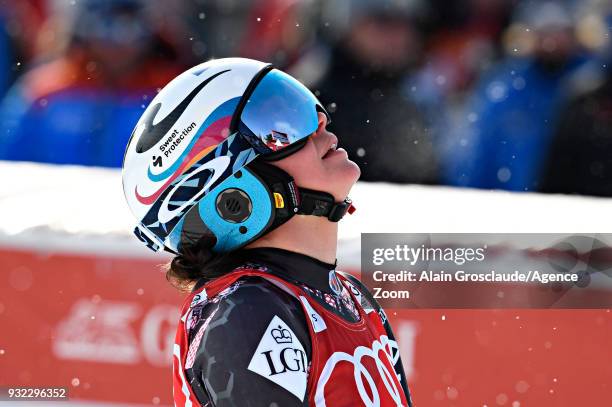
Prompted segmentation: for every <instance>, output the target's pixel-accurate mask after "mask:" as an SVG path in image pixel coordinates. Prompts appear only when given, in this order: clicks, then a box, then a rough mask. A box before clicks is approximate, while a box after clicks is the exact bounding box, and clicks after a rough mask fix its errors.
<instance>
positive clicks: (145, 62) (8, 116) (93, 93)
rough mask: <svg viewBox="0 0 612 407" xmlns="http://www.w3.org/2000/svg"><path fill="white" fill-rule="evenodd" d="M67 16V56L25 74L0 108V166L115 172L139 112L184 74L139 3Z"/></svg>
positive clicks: (85, 6) (87, 3) (93, 7)
mask: <svg viewBox="0 0 612 407" xmlns="http://www.w3.org/2000/svg"><path fill="white" fill-rule="evenodd" d="M71 9H72V12H73V17H72V21H71V23H70V24H69V27H70V28H69V29H68V30H67V35H68V39H67V41H66V43H67V46H66V49H65V51H64V52H63V53H62V54H61V55H59V56H58V57H55V58H54V59H52V60H50V61H48V62H45V63H43V64H41V65H39V66H36V67H34V68H32V69H31V70H30V71H29V72H27V73H26V74H25V75H24V76H23V77H22V78H21V79H20V80H19V81H18V82H17V83H16V85H15V86H14V87H13V88H12V89H11V90H10V91H9V94H8V95H7V97H6V98H5V100H4V101H3V103H2V107H1V108H0V126H1V127H0V130H1V131H0V138H1V141H2V142H1V143H0V159H5V160H24V161H39V162H48V163H57V164H81V165H97V166H109V167H118V166H120V165H121V160H122V158H123V151H124V148H125V145H126V144H127V140H128V138H129V136H130V133H131V130H132V128H133V126H134V124H135V123H136V121H137V120H138V117H139V116H140V114H141V113H142V110H143V109H144V107H145V106H146V104H148V101H149V100H150V99H151V98H152V97H153V96H154V95H155V93H156V89H157V88H158V87H161V86H163V85H164V84H165V83H166V82H168V81H169V80H170V79H172V78H173V77H174V76H175V75H176V74H178V73H179V72H180V70H181V67H178V66H176V64H174V63H172V61H173V60H175V59H176V58H177V55H176V53H175V50H174V49H173V48H172V46H171V45H170V44H169V43H168V42H167V41H165V40H164V39H163V38H162V37H161V36H160V35H159V33H158V32H157V31H156V29H155V27H154V26H153V25H152V24H151V22H150V19H149V15H148V14H147V11H146V10H145V6H144V1H143V0H140V1H138V0H83V1H79V2H77V3H76V4H75V5H72V7H71ZM60 42H61V41H60Z"/></svg>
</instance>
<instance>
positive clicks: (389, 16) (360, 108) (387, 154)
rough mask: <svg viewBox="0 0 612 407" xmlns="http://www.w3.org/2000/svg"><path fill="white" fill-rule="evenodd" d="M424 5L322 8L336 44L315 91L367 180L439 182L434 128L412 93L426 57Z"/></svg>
mask: <svg viewBox="0 0 612 407" xmlns="http://www.w3.org/2000/svg"><path fill="white" fill-rule="evenodd" d="M425 6H426V3H424V2H419V1H410V0H405V1H392V0H381V1H375V2H374V1H372V2H370V1H366V0H345V1H340V0H338V1H330V2H324V4H323V19H322V23H323V25H324V27H325V28H326V32H327V33H328V35H334V36H335V38H334V40H333V41H332V45H331V52H330V54H329V65H328V69H327V71H326V72H325V73H324V76H323V78H322V79H321V80H320V81H319V82H318V84H317V85H316V86H315V87H314V88H315V89H318V90H319V91H320V98H321V100H322V102H323V103H324V104H325V105H326V107H327V108H328V109H329V110H330V112H331V113H332V123H331V129H332V130H333V131H335V132H336V133H337V135H338V137H339V139H340V145H341V146H342V147H344V148H345V149H346V150H347V152H348V154H349V157H350V158H351V159H352V160H354V161H356V162H357V163H358V164H359V166H360V167H361V171H362V176H361V179H362V180H365V181H388V182H412V183H435V182H437V179H438V177H437V159H436V155H435V151H434V146H433V141H434V140H433V137H432V135H431V128H430V127H429V126H428V123H427V121H426V117H425V114H424V113H423V112H422V111H421V110H420V109H419V108H418V107H417V105H416V104H415V103H414V101H413V100H411V97H412V95H411V94H410V92H405V90H406V88H407V87H406V83H407V81H408V79H409V75H410V74H411V73H412V72H413V71H414V69H415V67H416V64H417V63H418V62H419V60H420V57H421V47H422V43H423V41H422V32H421V24H422V20H423V19H424V18H425V12H426V10H425Z"/></svg>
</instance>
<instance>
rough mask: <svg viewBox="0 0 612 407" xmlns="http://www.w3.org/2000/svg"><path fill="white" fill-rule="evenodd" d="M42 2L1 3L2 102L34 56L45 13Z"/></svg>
mask: <svg viewBox="0 0 612 407" xmlns="http://www.w3.org/2000/svg"><path fill="white" fill-rule="evenodd" d="M42 2H43V1H42V0H27V1H26V0H24V1H20V2H13V1H8V0H0V99H1V98H2V97H4V95H5V93H6V91H7V90H8V89H9V87H10V86H11V85H12V83H13V82H14V81H15V79H17V76H18V75H19V73H20V72H21V70H22V68H23V66H24V65H25V64H27V63H28V62H29V61H30V59H31V57H32V50H33V49H34V48H35V43H36V36H37V34H38V30H37V29H36V28H37V27H38V26H39V25H40V22H41V19H42V16H43V13H44V10H43V9H44V7H43V5H42ZM25 27H27V28H25Z"/></svg>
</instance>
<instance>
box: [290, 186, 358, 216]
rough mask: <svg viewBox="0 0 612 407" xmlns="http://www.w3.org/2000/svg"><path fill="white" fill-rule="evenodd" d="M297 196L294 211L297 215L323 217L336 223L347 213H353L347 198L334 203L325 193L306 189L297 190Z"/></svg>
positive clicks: (332, 198) (353, 209) (352, 207)
mask: <svg viewBox="0 0 612 407" xmlns="http://www.w3.org/2000/svg"><path fill="white" fill-rule="evenodd" d="M298 196H299V203H298V206H297V207H296V208H295V209H294V211H295V213H296V214H298V215H313V216H324V217H326V218H327V219H329V220H330V221H331V222H338V221H340V219H342V218H343V217H344V215H346V214H347V213H349V214H352V213H353V212H355V207H354V206H353V202H352V201H351V199H350V198H349V197H346V198H345V199H344V201H342V202H335V200H334V197H333V196H332V195H331V194H329V193H327V192H323V191H314V190H312V189H306V188H298ZM296 209H297V210H296Z"/></svg>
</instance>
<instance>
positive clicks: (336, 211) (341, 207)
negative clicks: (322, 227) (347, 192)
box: [327, 197, 355, 222]
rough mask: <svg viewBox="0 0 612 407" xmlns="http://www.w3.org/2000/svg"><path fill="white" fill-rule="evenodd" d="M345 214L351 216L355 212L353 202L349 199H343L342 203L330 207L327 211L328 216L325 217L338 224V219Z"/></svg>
mask: <svg viewBox="0 0 612 407" xmlns="http://www.w3.org/2000/svg"><path fill="white" fill-rule="evenodd" d="M347 212H348V213H349V214H352V213H353V212H355V207H354V206H353V201H351V199H350V198H349V197H346V198H344V201H342V202H338V203H335V204H334V205H333V206H332V207H331V210H330V211H329V214H328V215H327V219H329V220H330V221H332V222H338V221H340V219H342V218H343V217H344V215H346V214H347Z"/></svg>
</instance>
